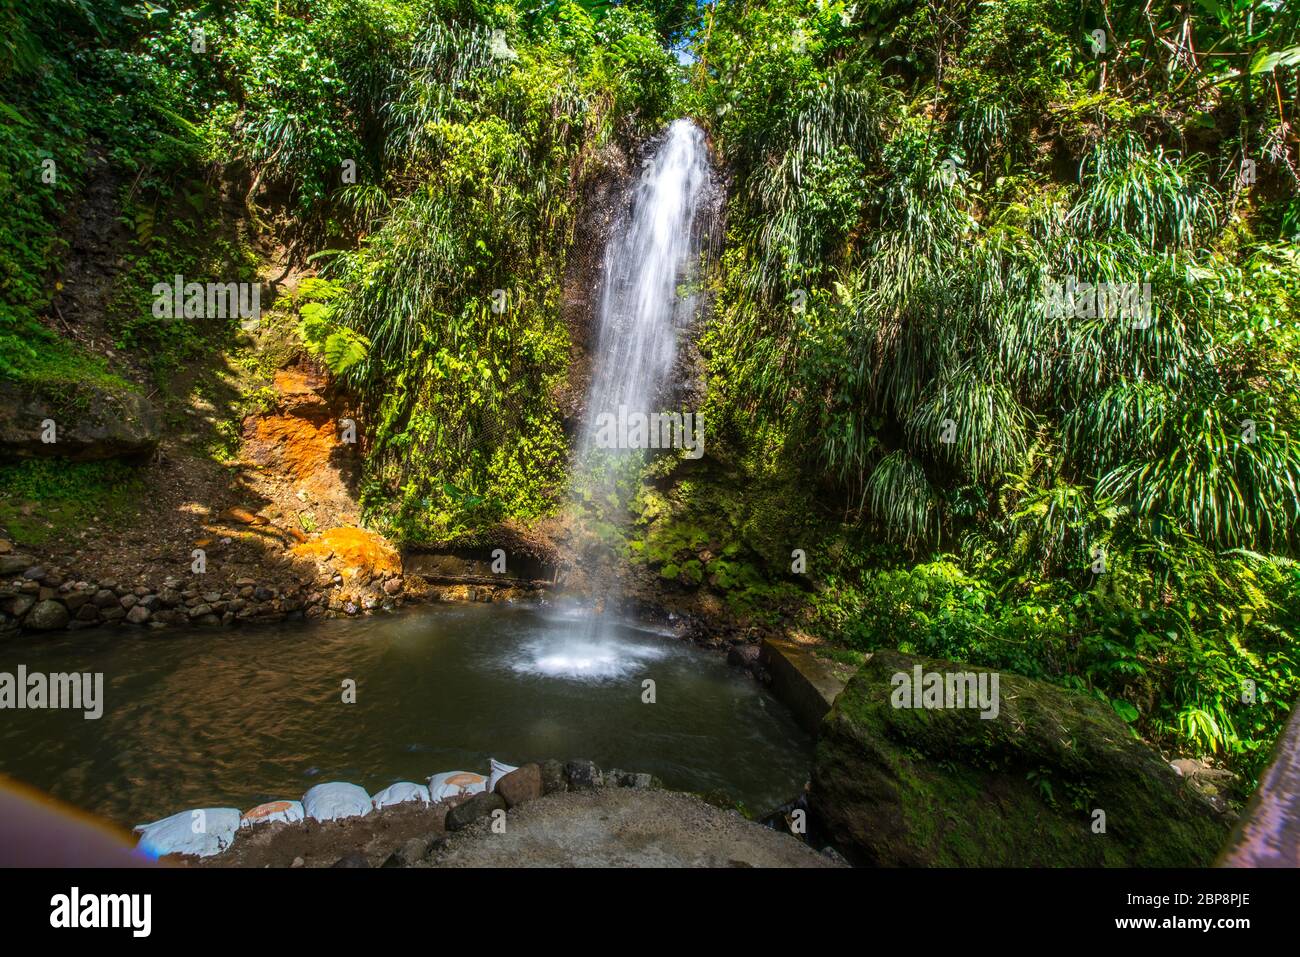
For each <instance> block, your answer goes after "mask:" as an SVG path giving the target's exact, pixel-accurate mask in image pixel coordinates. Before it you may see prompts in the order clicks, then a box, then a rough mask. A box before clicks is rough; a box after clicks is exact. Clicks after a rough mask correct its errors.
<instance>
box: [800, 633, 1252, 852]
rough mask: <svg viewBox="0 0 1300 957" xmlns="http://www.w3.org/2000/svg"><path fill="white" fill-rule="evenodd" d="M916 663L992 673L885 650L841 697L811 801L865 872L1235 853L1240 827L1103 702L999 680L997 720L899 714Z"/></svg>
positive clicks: (956, 711)
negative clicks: (899, 696) (870, 868)
mask: <svg viewBox="0 0 1300 957" xmlns="http://www.w3.org/2000/svg"><path fill="white" fill-rule="evenodd" d="M915 665H920V666H921V669H922V672H923V673H930V672H938V673H940V674H947V673H967V672H976V673H979V672H981V671H987V670H988V669H981V668H976V667H975V666H973V665H966V664H960V663H956V662H949V661H942V660H937V659H925V658H914V657H912V656H909V655H904V654H900V653H898V652H895V651H877V652H876V653H875V654H874V655H873V656H872V657H871V659H870V660H869V661H868V662H867V663H866V664H865V665H864V666H863V667H862V669H861V670H860V671H859V672H858V673H857V675H856V676H854V678H853V679H852V680H851V681H850V682H849V683H848V685H847V686H846V687H845V689H844V691H843V692H841V694H840V695H839V697H838V698H837V699H836V700H835V704H834V707H833V708H832V709H831V711H830V713H829V714H827V716H826V718H825V720H824V721H823V722H822V726H821V733H820V736H819V738H818V742H817V752H816V756H815V758H814V763H813V772H812V785H811V790H810V793H809V802H810V805H811V807H812V809H813V811H814V814H815V815H816V818H817V820H818V822H819V824H820V825H821V826H822V827H823V828H824V829H825V831H826V833H827V835H828V837H829V838H830V839H831V842H832V843H833V844H835V846H836V847H838V848H839V849H840V850H841V851H842V852H844V854H845V855H846V856H847V857H848V858H849V859H850V860H851V861H853V862H854V863H856V864H864V865H876V866H910V867H1046V866H1050V867H1097V866H1101V865H1105V866H1126V867H1205V866H1208V865H1209V864H1210V863H1211V862H1212V861H1213V860H1214V857H1215V855H1216V853H1217V852H1218V850H1219V848H1220V847H1222V846H1223V842H1224V840H1225V839H1226V837H1227V833H1228V827H1229V822H1228V821H1227V820H1226V819H1225V818H1224V817H1223V816H1222V815H1220V814H1219V813H1217V812H1216V811H1215V810H1214V809H1213V808H1212V807H1211V806H1210V805H1209V804H1208V803H1207V802H1206V801H1205V800H1204V799H1202V798H1201V797H1200V796H1199V795H1198V794H1196V793H1195V792H1194V791H1193V790H1192V789H1190V788H1188V787H1186V785H1185V783H1184V782H1182V781H1181V780H1180V779H1179V778H1178V776H1177V775H1176V774H1175V773H1174V771H1173V769H1172V768H1170V767H1169V765H1168V764H1166V763H1165V762H1164V761H1163V760H1162V759H1161V758H1160V757H1159V756H1158V755H1157V754H1156V753H1155V752H1154V751H1152V750H1151V749H1150V748H1148V747H1147V746H1146V745H1144V744H1142V743H1141V742H1139V741H1136V740H1134V739H1133V737H1132V736H1131V734H1130V733H1129V729H1128V726H1127V725H1126V724H1125V723H1124V722H1123V721H1122V720H1121V719H1120V718H1119V716H1118V715H1116V714H1115V713H1114V711H1113V710H1112V709H1111V708H1109V707H1107V706H1106V705H1104V704H1102V703H1101V702H1099V701H1097V700H1096V699H1094V698H1091V697H1088V696H1086V695H1083V694H1079V693H1077V692H1073V691H1067V690H1065V689H1063V688H1059V687H1057V686H1055V685H1051V684H1047V683H1045V682H1041V681H1034V680H1031V679H1029V678H1023V677H1020V676H1018V675H1012V674H1009V673H1007V672H1001V673H1000V674H999V692H1000V693H999V695H998V701H999V709H998V713H997V716H996V717H994V718H991V719H984V718H982V717H981V712H980V710H979V709H978V708H972V707H967V708H950V709H938V708H936V709H926V708H910V707H894V706H892V704H891V694H892V693H893V692H894V690H895V685H894V682H893V680H892V679H893V677H894V676H895V675H897V674H900V673H901V674H905V675H908V676H909V677H910V676H912V675H913V667H914V666H915ZM1095 810H1101V811H1104V812H1105V831H1104V833H1094V831H1093V825H1094V821H1096V820H1098V818H1097V817H1096V816H1095V815H1094V811H1095Z"/></svg>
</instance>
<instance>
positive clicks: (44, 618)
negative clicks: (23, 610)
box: [23, 599, 69, 631]
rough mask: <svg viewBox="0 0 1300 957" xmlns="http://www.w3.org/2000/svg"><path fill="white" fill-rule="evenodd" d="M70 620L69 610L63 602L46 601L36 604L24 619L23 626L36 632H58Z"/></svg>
mask: <svg viewBox="0 0 1300 957" xmlns="http://www.w3.org/2000/svg"><path fill="white" fill-rule="evenodd" d="M68 618H69V615H68V609H67V608H65V607H64V606H63V603H62V602H57V601H54V600H53V599H46V600H45V601H38V602H37V603H36V605H35V607H33V608H32V610H31V611H29V612H28V613H27V617H26V618H25V619H23V624H24V625H25V626H26V627H28V628H32V629H34V630H36V631H57V630H58V629H60V628H62V627H64V626H65V625H67V623H68Z"/></svg>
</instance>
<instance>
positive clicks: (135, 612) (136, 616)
mask: <svg viewBox="0 0 1300 957" xmlns="http://www.w3.org/2000/svg"><path fill="white" fill-rule="evenodd" d="M126 620H127V621H129V622H130V623H131V624H133V625H143V624H144V623H145V622H146V621H148V620H149V609H148V608H146V607H144V605H135V606H134V607H132V608H131V610H130V611H128V612H127V613H126Z"/></svg>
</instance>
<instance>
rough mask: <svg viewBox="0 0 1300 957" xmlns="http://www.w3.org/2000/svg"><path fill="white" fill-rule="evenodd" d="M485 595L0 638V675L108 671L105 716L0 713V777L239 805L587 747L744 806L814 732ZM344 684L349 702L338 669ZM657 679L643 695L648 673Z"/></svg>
mask: <svg viewBox="0 0 1300 957" xmlns="http://www.w3.org/2000/svg"><path fill="white" fill-rule="evenodd" d="M582 632H583V628H582V627H581V624H580V623H577V622H575V621H573V620H571V619H565V618H563V617H560V616H557V615H551V614H547V613H544V612H541V611H538V610H534V609H525V608H517V607H509V606H504V605H496V604H481V605H465V606H435V607H430V608H424V609H421V610H417V611H409V612H405V613H403V614H400V615H392V616H384V617H376V618H365V619H358V620H350V621H330V622H320V623H304V622H294V623H286V624H283V625H278V626H268V627H261V628H256V629H251V628H250V629H247V630H243V631H232V632H212V631H204V632H195V631H187V632H180V633H176V634H174V635H155V634H147V633H137V632H116V633H111V632H104V633H102V634H101V633H96V632H80V633H77V634H72V635H67V636H60V637H58V638H54V639H40V640H33V639H31V638H23V639H18V640H15V641H10V642H7V643H6V644H4V645H2V646H0V671H5V672H9V673H14V672H15V671H16V669H17V666H18V665H20V664H22V665H26V666H27V669H28V671H29V673H30V672H35V671H40V672H68V671H80V672H86V671H90V672H103V673H104V699H105V700H104V713H103V716H102V717H101V718H99V719H98V720H86V719H85V718H84V717H83V716H82V713H81V712H72V711H52V710H46V711H30V710H21V711H11V710H4V711H0V772H2V773H5V774H8V775H11V776H13V777H15V778H18V779H19V780H22V781H25V782H27V783H28V784H31V785H34V786H36V787H38V788H41V789H42V790H45V791H48V792H50V793H53V794H55V795H56V796H58V797H60V798H63V799H64V800H66V801H69V802H71V803H72V804H75V805H77V806H79V807H82V808H85V809H87V810H91V811H94V812H97V813H99V814H101V815H104V816H106V817H109V818H111V819H114V820H116V821H118V822H120V823H123V824H128V825H129V824H138V823H142V822H146V821H151V820H154V819H156V818H160V817H163V816H165V815H167V814H171V813H173V812H175V811H180V810H184V809H187V808H193V807H236V808H240V809H247V808H250V807H252V806H254V805H256V804H258V803H260V802H262V801H266V800H270V799H274V798H298V797H300V796H301V795H302V793H303V792H304V791H306V790H307V788H309V787H311V786H312V785H313V784H317V783H320V782H322V781H330V780H342V781H351V782H353V783H355V784H359V785H361V786H362V787H364V788H366V789H367V790H369V791H370V792H371V793H373V792H375V791H377V790H379V789H380V788H382V787H385V786H387V785H388V784H391V783H393V782H394V781H398V780H410V781H417V782H423V781H425V779H427V778H428V777H429V775H431V774H434V773H436V772H439V771H451V770H470V771H478V772H481V773H486V769H487V760H488V757H489V756H491V757H495V758H497V759H498V760H501V761H506V762H507V763H510V764H520V763H523V762H525V761H531V760H544V759H546V758H551V757H554V758H559V759H561V760H564V759H567V758H578V757H582V758H588V759H590V760H592V761H595V762H596V763H597V764H598V765H600V766H601V767H604V768H609V767H620V768H623V769H625V770H632V771H648V772H650V773H652V774H656V775H658V776H659V777H661V778H662V779H663V780H664V783H665V784H666V785H668V786H669V787H675V788H682V789H688V790H695V791H705V790H712V789H720V790H722V791H724V792H726V793H727V794H728V795H730V796H732V797H734V798H735V799H737V800H740V801H743V802H745V804H746V805H748V806H749V807H750V808H752V809H754V810H756V811H766V810H768V809H770V808H771V807H774V806H775V805H777V804H780V803H781V802H783V801H785V800H787V799H789V798H790V797H793V796H794V795H795V794H796V793H797V792H798V791H799V789H800V788H801V787H802V786H803V783H804V781H805V779H806V776H807V769H808V764H809V757H810V755H811V749H812V742H811V740H810V738H809V737H808V736H807V735H806V734H805V733H804V732H803V731H802V730H801V729H800V728H799V727H798V726H797V725H796V724H795V722H794V720H793V719H792V717H791V716H790V714H789V713H788V712H787V711H786V709H785V708H784V706H782V705H781V704H780V703H779V702H777V701H776V700H775V699H774V698H772V697H771V695H769V694H768V693H767V692H766V691H764V690H763V689H761V688H760V687H759V686H758V685H757V684H756V683H755V682H753V681H752V680H751V679H749V678H747V677H745V676H743V675H741V674H740V673H738V672H737V671H735V670H734V669H732V668H729V667H728V666H727V665H726V663H725V662H724V661H723V660H722V658H721V657H719V656H717V655H715V654H711V653H708V652H705V651H702V650H700V649H697V648H695V647H693V646H691V645H689V644H686V643H684V642H681V641H678V640H676V639H673V638H670V637H666V636H662V635H658V634H654V633H651V632H648V631H643V630H639V629H632V628H627V627H616V628H613V629H610V630H609V632H608V633H607V634H604V635H602V636H601V637H600V638H599V639H598V640H592V641H588V640H586V639H584V638H582V637H581V635H582ZM348 679H350V680H352V681H355V682H356V703H355V704H345V703H344V702H343V700H342V697H343V683H344V681H345V680H348ZM645 679H651V680H653V681H654V682H655V696H656V701H655V703H654V704H645V703H643V702H642V694H643V687H642V682H643V681H644V680H645Z"/></svg>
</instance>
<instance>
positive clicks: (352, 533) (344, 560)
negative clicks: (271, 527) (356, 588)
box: [293, 526, 402, 581]
mask: <svg viewBox="0 0 1300 957" xmlns="http://www.w3.org/2000/svg"><path fill="white" fill-rule="evenodd" d="M293 554H294V555H296V556H298V557H300V558H309V559H311V560H312V561H314V562H316V564H317V565H318V566H328V567H331V568H333V569H334V570H336V571H337V572H339V573H340V574H341V575H342V576H343V578H344V579H345V580H347V581H358V580H367V579H370V578H374V577H376V576H390V575H392V576H396V575H400V574H401V573H402V557H401V555H400V554H398V551H397V549H396V548H394V547H393V546H392V545H391V544H389V542H388V540H387V539H386V538H384V536H382V535H380V534H378V533H377V532H372V531H369V530H367V529H364V528H352V527H350V526H341V527H339V528H331V529H329V530H328V531H325V532H322V533H321V534H320V535H319V536H317V537H316V538H314V539H312V540H311V541H309V542H305V543H304V544H302V545H296V546H294V548H293Z"/></svg>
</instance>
